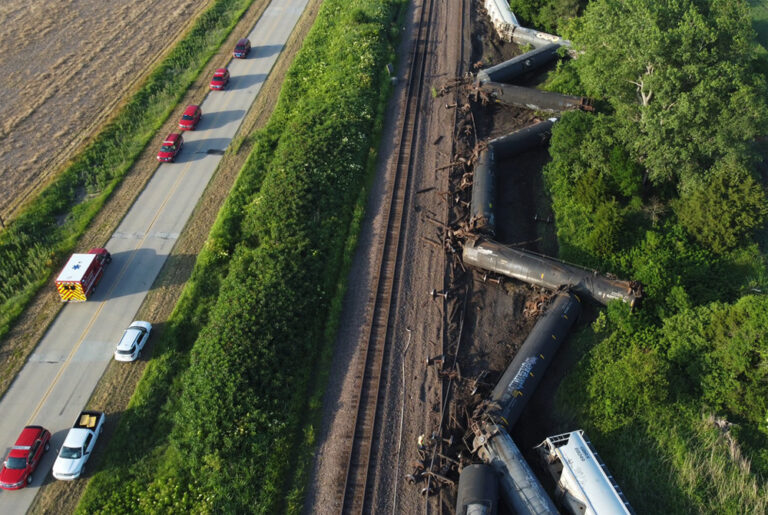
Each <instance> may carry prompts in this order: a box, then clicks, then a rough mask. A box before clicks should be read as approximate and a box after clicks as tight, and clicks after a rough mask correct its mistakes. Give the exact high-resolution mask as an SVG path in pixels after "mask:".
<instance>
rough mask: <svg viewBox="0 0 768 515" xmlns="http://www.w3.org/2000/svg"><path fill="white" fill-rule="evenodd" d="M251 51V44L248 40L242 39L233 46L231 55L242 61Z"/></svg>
mask: <svg viewBox="0 0 768 515" xmlns="http://www.w3.org/2000/svg"><path fill="white" fill-rule="evenodd" d="M250 51H251V42H250V40H249V39H248V38H243V39H241V40H240V41H238V42H237V44H236V45H235V50H234V51H233V52H232V55H233V56H235V57H238V58H240V59H243V58H245V57H247V56H248V52H250Z"/></svg>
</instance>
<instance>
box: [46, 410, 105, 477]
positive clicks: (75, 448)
mask: <svg viewBox="0 0 768 515" xmlns="http://www.w3.org/2000/svg"><path fill="white" fill-rule="evenodd" d="M106 419H107V417H106V415H104V413H102V412H101V411H83V412H81V413H80V415H78V416H77V419H76V420H75V423H74V424H73V425H72V428H71V429H70V430H69V432H68V433H67V437H66V438H64V445H62V446H61V450H60V451H59V455H58V457H57V458H56V461H54V462H53V477H55V478H56V479H63V480H72V479H77V478H79V477H80V475H81V474H82V473H83V471H84V470H85V463H86V462H87V461H88V458H90V457H91V452H92V451H93V448H94V447H95V446H96V440H97V439H98V438H99V435H100V434H101V433H102V431H104V421H105V420H106Z"/></svg>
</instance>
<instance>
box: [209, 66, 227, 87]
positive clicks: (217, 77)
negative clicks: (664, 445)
mask: <svg viewBox="0 0 768 515" xmlns="http://www.w3.org/2000/svg"><path fill="white" fill-rule="evenodd" d="M228 83H229V70H227V69H226V68H219V69H218V70H216V71H215V72H213V78H212V79H211V84H210V88H211V89H224V88H225V87H227V84H228Z"/></svg>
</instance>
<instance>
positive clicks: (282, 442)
mask: <svg viewBox="0 0 768 515" xmlns="http://www.w3.org/2000/svg"><path fill="white" fill-rule="evenodd" d="M401 6H402V3H401V2H378V1H372V0H368V1H357V2H353V5H352V6H351V7H350V6H348V5H346V4H345V5H344V6H342V5H341V3H340V2H336V1H328V0H326V2H325V3H324V4H323V8H322V10H321V12H320V14H319V15H318V22H317V23H316V27H315V28H313V30H312V33H311V34H310V37H308V39H307V41H306V42H305V44H304V47H303V49H302V51H301V53H300V55H299V57H298V58H297V62H296V63H295V64H294V66H293V68H292V70H291V71H290V72H289V74H288V79H287V81H286V86H285V89H284V90H283V92H282V93H281V99H280V102H279V104H278V106H277V108H276V112H275V115H274V116H273V118H272V120H271V121H270V124H269V126H268V127H267V128H266V129H265V130H264V131H262V132H260V133H259V134H258V135H257V137H256V145H255V150H254V152H253V153H252V154H251V157H250V158H249V160H248V163H247V164H246V166H245V167H244V168H243V170H242V171H241V173H240V176H239V178H238V180H237V183H236V186H235V188H234V190H233V194H232V196H231V197H230V198H229V199H228V201H227V204H226V206H225V207H224V208H223V209H222V211H221V214H220V218H219V220H218V221H217V223H216V226H215V227H214V229H213V231H212V233H211V236H210V238H209V240H208V242H207V243H206V246H205V249H204V251H203V252H202V253H201V255H200V257H199V258H198V263H197V265H196V268H195V272H194V273H193V276H192V279H191V280H190V282H189V284H188V285H187V288H186V289H185V292H184V294H183V296H182V300H181V301H180V303H179V304H178V306H177V308H176V310H175V311H174V314H173V316H172V317H171V320H170V321H169V324H168V328H167V330H166V333H165V336H164V337H163V339H162V341H159V342H158V343H157V352H158V363H157V364H155V363H154V360H153V362H152V363H151V364H150V365H149V366H148V367H147V374H146V376H145V378H144V379H142V386H140V387H139V389H138V390H137V394H136V395H135V397H134V398H133V399H132V400H131V403H130V404H129V407H128V409H127V410H126V412H125V413H124V414H123V417H122V421H121V423H120V425H119V427H118V429H117V431H116V434H115V438H114V440H113V442H112V444H111V445H110V449H109V451H108V453H107V456H106V457H105V464H104V467H103V471H102V472H99V473H98V474H97V475H96V476H95V477H94V479H93V481H92V483H91V485H89V488H88V491H87V492H86V495H85V497H84V498H83V502H82V503H81V505H80V506H79V508H78V510H79V511H82V512H86V511H94V510H105V511H110V512H123V511H131V510H135V509H136V507H137V506H138V507H139V509H141V510H144V511H152V512H155V511H182V510H187V509H192V510H194V511H211V512H213V511H238V510H245V511H254V510H256V511H275V510H277V511H282V510H283V509H290V510H293V511H296V510H298V509H299V507H300V502H301V498H302V496H303V494H302V492H303V482H304V477H305V474H306V472H305V471H306V462H307V460H308V458H307V449H308V448H309V447H311V445H312V443H311V433H312V430H311V429H310V426H306V425H305V423H306V420H307V417H308V418H309V419H311V418H313V416H312V415H309V416H308V415H306V410H307V407H308V406H309V407H314V409H317V405H319V402H318V399H319V397H318V396H317V394H314V401H308V400H307V393H306V392H307V391H309V390H312V389H313V388H310V385H313V384H317V383H316V378H317V375H316V374H317V369H316V367H315V366H314V364H315V363H316V362H317V360H318V359H319V357H320V356H322V355H323V354H324V353H327V352H328V346H329V345H331V343H330V342H332V339H331V337H330V336H329V335H330V334H332V333H333V332H335V329H334V328H333V325H332V323H328V321H329V320H335V319H336V318H337V315H334V309H338V308H333V307H332V306H333V305H337V304H338V303H339V300H340V296H341V295H342V293H341V292H342V291H343V286H340V284H343V271H344V270H345V268H346V267H348V262H347V259H348V254H349V253H351V251H350V246H353V245H354V241H355V238H356V231H357V224H359V221H358V222H355V220H359V217H360V216H361V215H360V212H361V207H360V202H361V201H360V199H361V198H364V194H361V193H360V191H361V188H362V184H363V183H364V182H365V177H366V176H367V175H368V173H369V170H370V162H369V159H370V156H371V154H372V152H373V150H372V149H373V146H374V143H375V138H376V136H375V135H376V126H377V123H378V120H379V117H380V116H381V112H380V110H377V107H379V106H380V105H381V96H382V94H385V93H386V92H387V88H386V87H382V84H384V83H385V72H384V63H385V62H386V57H388V56H390V55H391V52H392V48H393V44H394V39H396V35H397V29H396V23H394V21H395V19H396V16H397V13H398V8H399V7H401ZM348 7H349V8H348ZM318 27H319V28H318ZM352 43H356V44H352ZM352 49H354V52H352ZM350 78H354V79H357V80H350ZM355 206H357V208H356V209H355ZM355 213H357V214H355ZM340 228H342V229H341V230H339V229H340ZM351 233H355V234H351ZM345 256H347V257H345ZM225 262H228V269H226V268H227V267H226V266H225V265H224V263H225ZM217 294H218V299H216V298H215V297H216V295H217ZM200 296H203V297H204V298H203V299H201V298H200ZM184 319H186V322H187V325H185V320H184ZM206 320H207V324H205V327H204V328H203V329H202V331H201V332H200V335H199V336H198V338H197V341H196V342H195V343H194V345H192V349H191V358H189V357H188V356H187V355H186V351H187V349H188V348H189V347H188V345H189V344H190V343H191V341H192V340H193V335H194V334H195V333H197V330H198V329H199V328H200V327H201V326H202V324H203V323H204V322H205V321H206ZM298 320H301V322H298ZM166 344H167V346H166ZM275 345H277V347H276V346H275ZM324 348H325V350H323V349H324ZM166 356H167V358H168V360H170V361H169V362H166V361H165V358H166ZM187 360H189V361H187ZM171 362H172V363H173V365H171V364H170V363H171ZM187 363H190V365H189V369H188V370H187V371H186V372H184V373H183V374H181V375H180V374H179V373H178V369H179V368H184V367H185V366H186V364H187ZM209 366H213V367H217V368H218V370H216V371H211V370H210V369H209V370H205V368H206V367H209ZM201 368H202V369H203V370H201ZM153 369H154V370H153ZM172 369H176V372H171V370H172ZM235 369H237V370H235ZM209 372H211V373H212V374H213V375H211V373H209ZM321 377H322V376H321ZM221 381H223V383H222V382H221ZM322 381H323V380H322V379H321V382H322ZM145 382H146V384H145ZM220 394H224V395H223V396H222V395H220ZM232 401H234V402H232ZM198 402H202V403H204V404H205V406H206V408H205V412H206V416H205V417H199V416H193V413H194V411H196V410H197V407H196V406H195V404H196V403H198ZM313 405H314V406H313ZM275 410H277V411H275ZM268 411H269V412H268ZM209 416H210V417H209ZM314 416H315V417H316V414H315V415H314ZM224 420H226V421H228V422H227V423H226V424H222V421H224ZM201 423H202V424H205V425H207V426H208V427H206V428H205V429H203V430H198V429H196V428H195V427H194V426H195V424H201ZM209 424H213V425H212V426H209ZM170 426H173V431H172V434H171V438H170V440H169V439H168V435H167V431H168V428H169V427H170ZM211 427H218V429H219V430H224V433H221V432H218V431H214V432H211V431H209V428H211ZM275 431H277V433H275ZM305 436H306V437H307V440H306V441H307V442H308V443H307V446H304V451H303V453H302V452H300V451H297V450H296V446H295V445H292V444H294V443H295V442H300V441H302V440H303V439H304V438H305ZM210 439H215V440H216V441H218V442H219V443H218V444H217V445H214V446H212V447H211V446H209V445H208V442H209V441H210ZM129 442H130V445H128V443H129ZM137 442H139V443H137ZM243 446H246V447H248V448H249V450H250V451H252V452H247V453H243V452H240V451H241V450H243ZM200 451H203V452H204V453H206V454H207V455H203V456H200V455H199V452H200ZM238 460H246V461H247V463H243V462H238ZM302 461H303V463H304V464H303V465H302ZM204 464H205V465H204ZM200 466H205V467H210V468H205V469H201V468H199V467H200ZM200 470H205V471H206V474H203V475H201V474H199V471H200ZM297 470H299V472H297ZM220 474H223V475H224V476H226V478H222V477H218V478H217V476H219V475H220ZM256 477H258V478H259V480H258V481H256V479H255V478H256ZM212 484H218V485H219V487H215V488H211V486H212ZM246 485H247V486H246Z"/></svg>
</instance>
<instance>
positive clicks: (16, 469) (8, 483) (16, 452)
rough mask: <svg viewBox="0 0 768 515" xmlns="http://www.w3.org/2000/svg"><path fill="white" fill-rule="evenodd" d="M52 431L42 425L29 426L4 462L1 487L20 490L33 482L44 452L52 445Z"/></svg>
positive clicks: (0, 479)
mask: <svg viewBox="0 0 768 515" xmlns="http://www.w3.org/2000/svg"><path fill="white" fill-rule="evenodd" d="M50 442H51V433H50V431H48V430H47V429H45V428H42V427H40V426H27V427H25V428H24V429H23V430H22V431H21V434H20V435H19V438H18V439H17V440H16V444H15V445H14V446H13V447H11V452H9V453H8V457H7V458H6V459H5V462H4V463H3V469H2V471H0V488H3V489H5V490H18V489H19V488H24V487H25V486H27V484H28V483H31V482H32V472H34V471H35V469H36V468H37V465H38V463H40V460H41V459H42V457H43V453H44V452H45V451H47V450H48V449H50V447H51V443H50Z"/></svg>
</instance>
